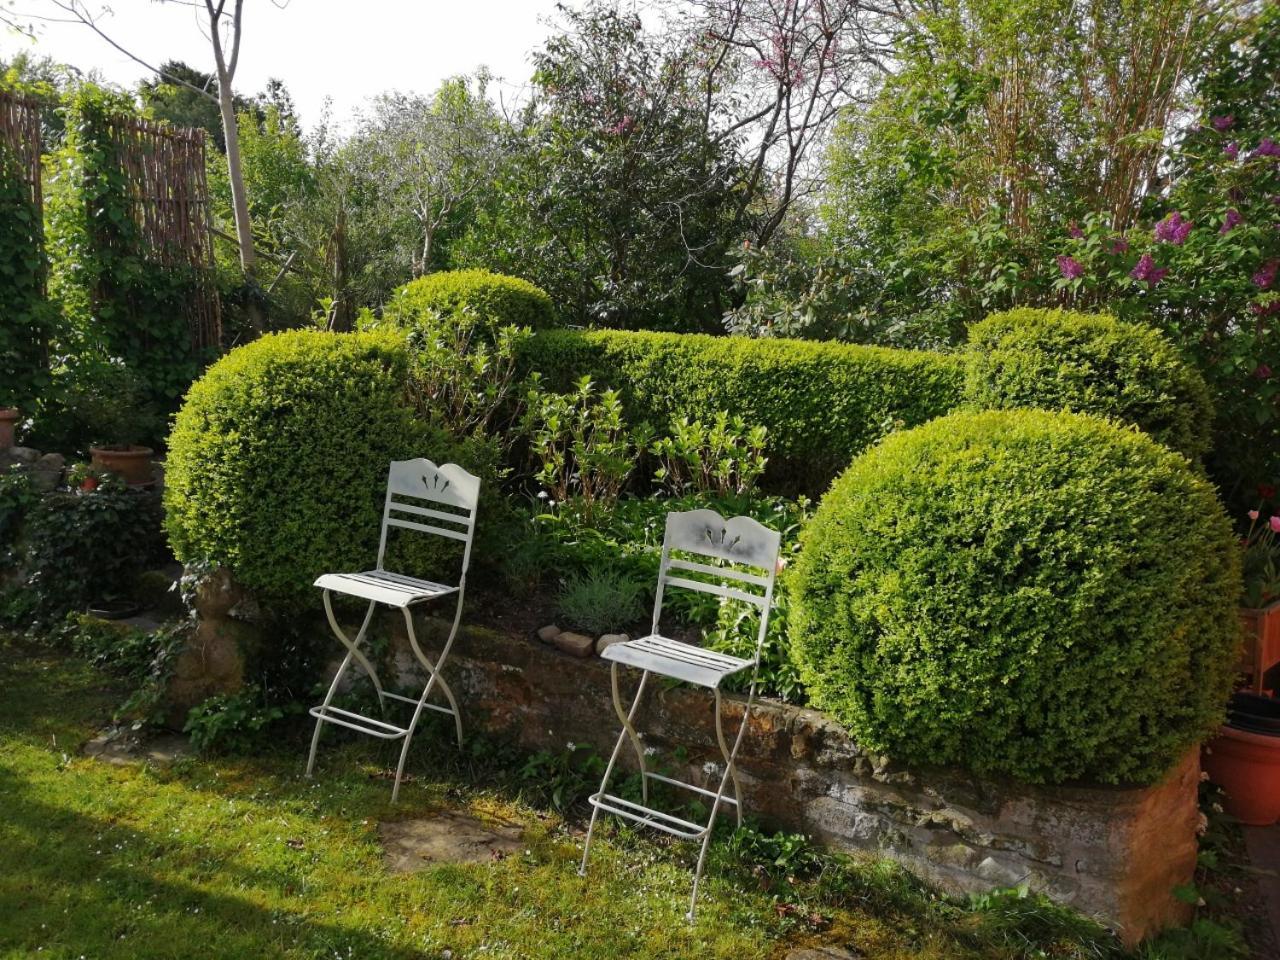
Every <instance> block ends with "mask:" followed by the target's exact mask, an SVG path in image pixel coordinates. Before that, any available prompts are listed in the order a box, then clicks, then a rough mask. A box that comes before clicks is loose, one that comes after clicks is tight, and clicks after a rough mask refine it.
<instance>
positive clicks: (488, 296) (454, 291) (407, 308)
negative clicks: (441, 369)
mask: <svg viewBox="0 0 1280 960" xmlns="http://www.w3.org/2000/svg"><path fill="white" fill-rule="evenodd" d="M464 308H467V309H470V310H473V311H474V312H475V314H476V315H477V316H478V317H479V318H480V319H482V320H484V321H486V322H487V323H491V324H493V325H495V326H517V327H529V328H531V329H533V330H545V329H547V328H548V327H554V326H556V325H557V320H556V311H555V307H554V306H552V303H551V297H550V296H548V295H547V293H546V291H545V290H543V289H542V288H541V287H538V286H535V285H534V284H532V283H530V282H529V281H528V280H521V279H520V278H519V277H509V276H506V275H505V274H501V273H490V272H489V271H488V270H446V271H442V272H440V273H429V274H427V275H426V276H425V277H419V278H418V279H417V280H411V281H410V282H409V283H406V284H405V285H404V286H403V287H400V288H399V289H398V290H397V291H396V292H395V294H394V295H393V296H392V298H391V301H390V302H389V303H388V304H387V305H386V307H385V308H384V310H383V316H384V319H386V320H389V321H390V322H391V323H393V324H394V325H396V326H400V327H409V328H412V327H417V326H421V325H422V324H423V323H424V322H426V321H427V320H428V319H429V318H430V317H431V316H432V314H435V313H444V314H449V313H453V312H454V311H456V310H461V309H464Z"/></svg>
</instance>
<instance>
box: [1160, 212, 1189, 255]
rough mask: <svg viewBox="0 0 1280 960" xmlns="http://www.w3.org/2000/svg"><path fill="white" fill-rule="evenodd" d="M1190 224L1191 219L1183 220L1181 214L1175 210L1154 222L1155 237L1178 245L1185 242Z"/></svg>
mask: <svg viewBox="0 0 1280 960" xmlns="http://www.w3.org/2000/svg"><path fill="white" fill-rule="evenodd" d="M1191 226H1192V224H1191V221H1190V220H1183V219H1182V214H1181V213H1179V212H1178V211H1177V210H1175V211H1173V213H1171V214H1169V215H1168V216H1167V217H1165V218H1164V219H1163V220H1161V221H1160V222H1159V223H1157V224H1156V239H1157V240H1160V241H1163V242H1164V243H1171V244H1173V245H1174V246H1175V247H1180V246H1182V244H1184V243H1185V242H1186V240H1187V234H1189V233H1190V232H1191Z"/></svg>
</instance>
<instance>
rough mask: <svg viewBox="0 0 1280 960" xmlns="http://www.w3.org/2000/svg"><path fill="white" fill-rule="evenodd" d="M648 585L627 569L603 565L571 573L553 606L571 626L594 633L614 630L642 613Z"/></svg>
mask: <svg viewBox="0 0 1280 960" xmlns="http://www.w3.org/2000/svg"><path fill="white" fill-rule="evenodd" d="M650 589H651V585H650V584H647V583H644V582H642V581H639V580H636V579H635V578H634V577H633V576H631V575H630V574H629V573H628V572H627V571H626V570H620V569H615V568H608V567H605V568H600V569H596V570H592V571H590V572H588V573H587V574H585V575H571V576H570V577H569V579H568V581H567V582H566V583H565V585H564V587H563V588H562V589H561V590H560V596H559V597H558V598H557V600H556V606H557V608H558V609H559V611H560V614H561V615H562V616H563V617H564V618H565V620H567V621H568V625H569V626H570V627H574V628H576V629H580V630H586V631H587V632H588V633H591V634H595V635H599V634H602V633H616V632H618V631H619V630H622V629H624V628H626V627H630V626H632V625H633V624H635V623H636V622H637V621H639V620H640V619H641V618H642V617H643V616H644V614H645V600H646V599H647V598H648V595H649V591H650Z"/></svg>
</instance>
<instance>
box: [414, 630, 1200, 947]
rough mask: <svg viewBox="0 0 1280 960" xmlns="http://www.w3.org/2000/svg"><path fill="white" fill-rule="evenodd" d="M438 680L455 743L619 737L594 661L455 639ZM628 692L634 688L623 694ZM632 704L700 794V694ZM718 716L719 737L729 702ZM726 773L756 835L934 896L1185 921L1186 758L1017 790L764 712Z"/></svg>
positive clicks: (1189, 824) (1146, 927)
mask: <svg viewBox="0 0 1280 960" xmlns="http://www.w3.org/2000/svg"><path fill="white" fill-rule="evenodd" d="M396 619H397V620H398V618H396ZM436 626H437V625H435V624H432V625H431V626H430V627H427V628H425V631H424V632H427V633H433V632H435V627H436ZM431 646H434V644H433V645H431ZM431 646H428V649H430V648H431ZM436 648H437V649H438V647H436ZM392 655H393V657H394V659H395V663H396V665H397V668H398V669H400V670H401V671H402V679H405V678H406V677H407V675H409V674H411V673H412V672H413V668H414V666H415V665H416V661H415V660H414V659H413V656H412V653H411V652H410V651H409V649H408V645H407V642H406V641H405V639H404V637H403V636H396V638H395V640H394V642H393V646H392ZM445 675H446V677H447V679H448V680H449V682H450V685H451V686H452V687H453V689H454V692H455V693H456V694H457V695H458V697H459V699H460V700H461V703H462V709H463V719H464V724H465V725H466V726H467V728H468V729H471V730H475V729H477V728H482V729H484V730H486V731H490V732H495V733H506V734H510V735H514V736H515V737H517V738H518V739H519V741H520V742H521V743H522V744H523V745H524V746H525V747H528V748H534V749H541V748H550V749H554V750H559V749H563V748H564V747H565V745H566V743H568V742H575V743H590V744H592V745H594V746H595V747H596V749H597V750H599V751H600V752H601V753H604V754H607V753H608V752H609V751H610V750H611V749H612V747H613V742H614V738H615V737H616V736H617V731H618V729H619V725H618V720H617V717H616V715H615V714H614V712H613V707H612V702H611V700H610V697H609V669H608V666H607V665H606V663H605V662H604V661H602V660H599V659H598V658H594V657H593V658H590V659H577V658H574V657H571V656H568V655H566V654H564V653H562V652H560V651H558V650H556V649H553V648H552V647H550V646H547V645H545V644H541V643H538V642H537V641H536V640H523V639H514V638H510V637H505V636H501V635H499V634H496V633H493V632H490V631H485V630H469V631H466V632H464V634H463V635H462V636H461V637H460V638H459V641H458V644H457V646H456V647H455V651H454V653H453V654H452V655H451V656H450V660H449V663H448V665H447V666H446V669H445ZM634 683H635V675H634V674H632V675H631V676H630V677H628V679H627V681H626V685H625V687H624V696H626V695H627V692H628V691H631V690H634ZM645 703H646V706H644V707H642V712H641V715H640V717H639V720H638V723H637V726H638V728H639V729H640V730H641V731H643V732H644V735H645V740H646V742H647V744H648V745H649V746H652V747H656V748H657V749H658V755H657V758H658V759H660V760H663V761H664V762H666V763H667V764H668V766H669V767H670V765H671V764H672V761H671V759H670V758H671V755H672V753H671V752H672V750H673V749H674V748H676V747H683V748H684V750H685V751H686V756H687V758H688V761H687V770H682V771H681V770H677V771H676V772H675V775H676V776H679V777H681V778H682V779H687V780H690V781H691V782H694V783H699V784H704V785H705V784H706V783H707V781H708V779H709V776H710V774H709V771H711V770H712V769H713V768H711V767H710V766H704V765H711V764H716V763H717V762H719V761H721V757H720V754H719V751H718V749H717V748H716V747H715V728H714V717H713V715H712V703H713V701H712V697H711V695H710V693H709V692H708V691H704V690H699V689H693V688H689V687H674V686H667V687H663V686H662V685H661V684H658V685H656V686H652V687H651V692H650V693H647V694H646V697H645ZM726 710H727V717H728V718H729V719H727V720H726V735H732V734H733V733H735V732H736V730H737V719H738V718H739V717H741V714H742V701H741V699H740V698H732V699H730V700H729V701H728V702H727V706H726ZM620 763H622V764H623V765H624V768H623V769H624V772H630V771H631V770H632V769H633V768H634V765H635V759H634V757H633V756H631V755H630V751H629V750H628V751H624V753H623V755H622V759H621V761H620ZM739 767H740V772H741V775H742V782H743V791H744V793H745V801H746V810H747V811H749V812H750V813H752V814H754V815H756V816H759V817H760V818H761V819H762V820H763V821H764V823H765V824H766V825H770V826H772V827H777V828H785V829H788V830H794V831H800V832H803V833H806V834H809V835H811V836H812V837H814V838H816V839H817V840H819V841H821V842H822V843H824V844H825V845H827V846H828V847H832V848H835V849H838V850H845V851H850V852H853V851H869V852H874V853H879V854H883V855H886V856H889V857H892V858H893V859H895V860H898V861H900V862H902V863H903V864H904V865H906V866H907V867H908V868H909V869H911V870H912V871H913V872H914V873H916V874H917V875H919V876H923V877H925V878H928V879H929V880H931V881H933V882H935V883H937V884H938V885H940V886H941V887H943V888H945V889H947V890H950V891H953V892H957V893H971V892H984V891H987V890H990V889H991V888H992V887H1007V886H1012V885H1016V884H1020V883H1024V882H1025V883H1028V884H1030V886H1031V887H1032V888H1033V889H1034V890H1038V891H1043V892H1044V893H1045V894H1047V895H1048V896H1050V897H1052V898H1053V899H1054V900H1056V901H1059V902H1061V903H1064V904H1068V905H1070V906H1071V907H1073V908H1075V909H1076V910H1079V911H1080V912H1082V913H1085V914H1088V915H1090V916H1094V917H1096V918H1098V919H1100V920H1102V921H1103V922H1105V923H1106V924H1107V925H1109V926H1111V927H1113V928H1114V929H1116V930H1117V931H1118V932H1119V933H1120V935H1121V936H1122V938H1123V939H1124V940H1125V941H1126V942H1127V943H1130V944H1132V943H1135V942H1137V941H1138V940H1139V939H1141V938H1142V937H1144V936H1147V935H1149V934H1151V933H1154V932H1156V931H1158V930H1160V929H1163V928H1164V927H1167V926H1170V925H1173V924H1176V923H1181V922H1185V921H1186V919H1187V918H1188V911H1189V908H1188V907H1187V906H1186V905H1185V904H1182V903H1181V902H1179V901H1178V900H1177V899H1175V898H1174V897H1173V895H1172V891H1173V889H1174V887H1176V886H1179V885H1181V884H1185V883H1189V882H1190V881H1191V878H1192V874H1193V872H1194V869H1195V862H1196V832H1197V827H1198V824H1199V811H1198V808H1197V805H1196V794H1197V785H1198V783H1199V770H1200V768H1199V757H1198V753H1195V752H1193V753H1192V754H1190V755H1188V757H1187V758H1186V760H1185V761H1184V762H1183V763H1182V764H1180V765H1179V766H1178V768H1177V769H1176V770H1174V771H1172V772H1171V773H1170V774H1169V776H1168V777H1167V778H1166V779H1165V780H1164V781H1163V782H1162V783H1159V784H1157V785H1155V786H1151V787H1146V788H1121V787H1077V786H1054V787H1031V786H1027V785H1024V784H1018V783H1014V782H1012V781H1003V780H996V779H983V778H979V777H975V776H972V775H969V774H965V773H962V772H959V771H956V770H952V769H946V768H908V767H904V766H901V765H898V764H894V763H889V762H887V761H886V760H885V759H884V758H881V757H876V756H874V755H871V754H869V753H867V752H865V751H863V750H862V749H860V748H859V747H858V745H857V744H856V743H854V742H853V741H852V740H851V739H850V738H849V735H848V734H847V733H845V732H844V730H843V729H841V728H840V727H839V726H838V725H836V724H834V723H832V722H831V721H830V720H827V719H826V718H825V717H823V716H822V715H821V714H819V713H817V712H816V711H813V710H807V709H803V708H798V707H793V706H788V705H785V704H780V703H776V702H772V701H764V702H761V703H759V704H758V706H757V707H756V708H754V709H753V711H752V715H751V725H750V729H749V731H748V734H747V737H746V739H745V741H744V743H743V748H742V751H741V753H740V755H739ZM715 772H716V773H717V774H718V770H715Z"/></svg>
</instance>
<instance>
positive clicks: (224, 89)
mask: <svg viewBox="0 0 1280 960" xmlns="http://www.w3.org/2000/svg"><path fill="white" fill-rule="evenodd" d="M234 100H235V98H234V96H233V95H232V93H231V82H230V81H229V80H227V79H225V78H223V77H221V76H219V77H218V108H219V110H220V111H221V113H222V135H223V137H224V139H225V140H226V141H227V178H228V179H229V180H230V181H231V207H232V210H233V211H234V212H235V220H236V242H237V244H238V245H239V247H240V267H241V269H243V270H244V272H245V276H247V277H249V276H253V273H254V269H255V267H256V266H257V260H258V257H257V253H256V252H255V251H254V249H253V225H252V224H251V223H250V221H249V199H248V197H247V196H246V195H245V191H244V170H243V169H242V168H241V165H240V131H239V127H238V126H237V123H236V108H235V102H234Z"/></svg>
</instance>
